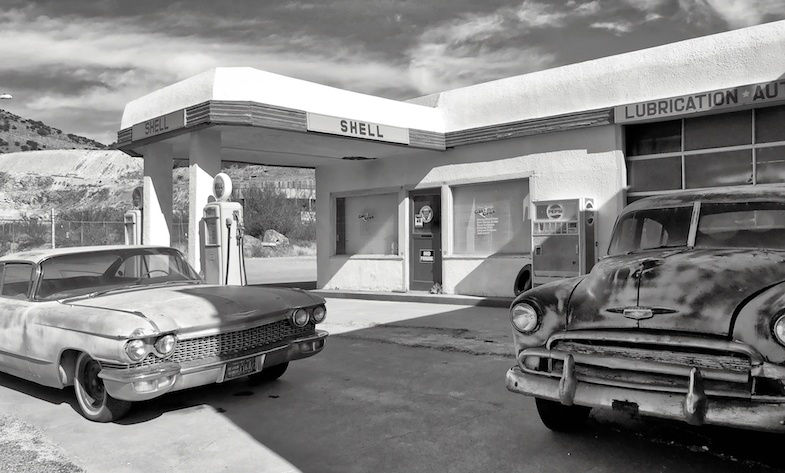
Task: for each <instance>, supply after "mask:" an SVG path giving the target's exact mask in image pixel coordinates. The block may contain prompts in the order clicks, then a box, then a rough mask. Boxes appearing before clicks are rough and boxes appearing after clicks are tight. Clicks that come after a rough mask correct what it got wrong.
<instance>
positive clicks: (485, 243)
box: [452, 179, 531, 254]
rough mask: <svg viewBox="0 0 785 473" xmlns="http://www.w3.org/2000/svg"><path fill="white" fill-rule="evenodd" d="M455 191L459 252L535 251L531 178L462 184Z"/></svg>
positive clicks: (455, 245) (455, 236)
mask: <svg viewBox="0 0 785 473" xmlns="http://www.w3.org/2000/svg"><path fill="white" fill-rule="evenodd" d="M452 195H453V252H454V253H455V254H524V253H530V252H531V220H530V219H529V215H528V211H529V209H528V201H529V181H528V180H526V179H522V180H518V181H506V182H494V183H488V184H472V185H467V186H459V187H455V188H453V191H452ZM524 213H525V215H524ZM524 217H525V220H524Z"/></svg>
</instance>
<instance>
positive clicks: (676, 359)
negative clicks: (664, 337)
mask: <svg viewBox="0 0 785 473" xmlns="http://www.w3.org/2000/svg"><path fill="white" fill-rule="evenodd" d="M552 349H555V350H560V351H565V352H568V353H581V354H584V355H599V356H611V357H617V358H627V359H633V360H640V361H652V362H656V363H667V364H673V365H682V366H689V367H695V368H698V369H712V370H730V371H735V372H749V370H750V359H749V357H745V356H743V355H740V354H737V353H719V354H718V353H701V352H699V351H681V350H673V349H668V350H663V349H662V348H660V349H658V347H656V346H654V347H647V348H637V347H623V346H608V345H597V344H589V343H582V342H574V341H559V342H557V343H555V344H554V345H553V346H552Z"/></svg>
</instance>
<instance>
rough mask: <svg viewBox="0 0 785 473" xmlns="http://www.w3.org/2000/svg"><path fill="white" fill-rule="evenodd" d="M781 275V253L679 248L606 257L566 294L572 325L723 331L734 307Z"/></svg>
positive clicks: (784, 272) (784, 259)
mask: <svg viewBox="0 0 785 473" xmlns="http://www.w3.org/2000/svg"><path fill="white" fill-rule="evenodd" d="M783 280H785V252H780V251H768V250H750V249H726V250H718V249H680V250H672V251H663V252H659V253H655V252H650V253H647V254H636V255H627V256H615V257H609V258H606V259H604V260H602V261H600V262H599V263H597V264H596V265H595V266H594V268H592V271H591V273H590V274H589V275H588V276H587V277H586V278H584V280H583V281H581V283H580V284H579V285H578V287H577V288H576V289H575V291H574V292H573V294H572V297H571V298H570V313H569V316H568V328H569V329H588V328H591V329H598V328H599V329H602V328H640V329H649V330H671V331H681V332H695V333H702V334H711V335H722V336H727V335H729V333H730V330H731V326H732V323H733V320H734V317H735V314H736V308H737V307H738V306H740V305H741V304H743V303H744V302H745V301H746V300H748V299H749V298H750V297H752V296H753V295H755V294H756V293H758V292H759V291H761V290H763V289H765V288H767V287H770V286H771V285H773V284H776V283H778V282H781V281H783Z"/></svg>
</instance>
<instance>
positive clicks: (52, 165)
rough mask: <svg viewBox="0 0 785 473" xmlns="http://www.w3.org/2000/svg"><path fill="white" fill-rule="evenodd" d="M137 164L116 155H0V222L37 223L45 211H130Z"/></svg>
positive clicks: (136, 183) (76, 152)
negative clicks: (27, 219)
mask: <svg viewBox="0 0 785 473" xmlns="http://www.w3.org/2000/svg"><path fill="white" fill-rule="evenodd" d="M142 164H143V163H142V160H141V159H139V158H132V157H130V156H128V155H127V154H125V153H123V152H122V151H116V150H51V151H25V152H18V153H6V154H0V218H2V219H19V218H22V217H43V216H46V215H49V212H50V211H51V209H53V208H54V209H55V210H58V211H59V210H61V209H68V210H78V209H85V208H91V209H98V208H114V209H124V210H125V209H130V208H131V193H132V192H133V189H134V188H135V187H137V186H140V185H142Z"/></svg>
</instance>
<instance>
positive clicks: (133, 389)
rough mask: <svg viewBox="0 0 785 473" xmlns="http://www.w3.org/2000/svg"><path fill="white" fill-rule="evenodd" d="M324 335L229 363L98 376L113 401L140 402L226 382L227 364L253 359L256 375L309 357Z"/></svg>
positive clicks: (321, 344)
mask: <svg viewBox="0 0 785 473" xmlns="http://www.w3.org/2000/svg"><path fill="white" fill-rule="evenodd" d="M327 335H328V334H327V332H325V331H323V330H317V331H316V333H315V334H314V335H309V336H306V337H301V338H297V339H294V340H288V341H286V342H284V343H281V344H280V345H277V346H275V347H272V348H268V349H265V350H262V351H259V352H255V353H251V354H244V355H243V356H239V357H236V358H231V359H209V360H203V361H196V362H190V363H188V364H187V365H181V364H180V363H171V362H162V363H158V364H155V365H150V366H140V367H138V368H130V369H122V368H104V369H102V370H101V372H100V373H99V374H98V376H99V377H100V378H101V379H102V380H103V382H104V387H105V388H106V391H107V392H108V393H109V395H110V396H112V397H113V398H115V399H120V400H123V401H144V400H147V399H153V398H156V397H158V396H161V395H163V394H165V393H168V392H172V391H179V390H181V389H188V388H193V387H197V386H204V385H207V384H214V383H221V382H224V381H226V380H227V375H226V367H227V364H229V363H232V362H235V361H240V360H250V359H252V358H255V359H256V360H255V366H256V367H257V371H256V372H259V371H261V369H264V368H269V367H271V366H274V365H278V364H281V363H286V362H289V361H293V360H299V359H302V358H307V357H309V356H313V355H315V354H317V353H319V352H320V351H322V349H323V348H324V340H325V339H326V338H327ZM249 374H252V373H249Z"/></svg>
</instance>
